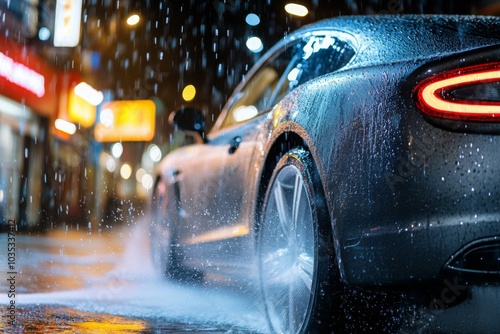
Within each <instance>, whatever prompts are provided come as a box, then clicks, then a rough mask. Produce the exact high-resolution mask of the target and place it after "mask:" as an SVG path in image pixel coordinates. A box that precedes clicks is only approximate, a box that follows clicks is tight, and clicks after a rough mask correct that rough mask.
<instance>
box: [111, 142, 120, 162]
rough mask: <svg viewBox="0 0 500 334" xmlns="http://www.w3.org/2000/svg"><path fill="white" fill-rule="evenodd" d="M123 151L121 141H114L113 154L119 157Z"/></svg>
mask: <svg viewBox="0 0 500 334" xmlns="http://www.w3.org/2000/svg"><path fill="white" fill-rule="evenodd" d="M122 153H123V146H122V144H120V143H114V144H113V146H111V154H112V155H113V156H114V157H115V158H116V159H118V158H119V157H121V156H122Z"/></svg>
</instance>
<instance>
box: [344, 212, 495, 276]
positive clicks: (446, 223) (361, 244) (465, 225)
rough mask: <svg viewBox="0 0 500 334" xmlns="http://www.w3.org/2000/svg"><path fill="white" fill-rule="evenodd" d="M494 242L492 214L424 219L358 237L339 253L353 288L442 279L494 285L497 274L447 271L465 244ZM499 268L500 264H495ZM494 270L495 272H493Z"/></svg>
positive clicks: (380, 228) (466, 245)
mask: <svg viewBox="0 0 500 334" xmlns="http://www.w3.org/2000/svg"><path fill="white" fill-rule="evenodd" d="M497 239H498V240H500V217H498V215H488V214H485V215H481V216H477V215H470V216H468V217H464V216H446V217H429V218H428V219H422V220H418V221H417V220H415V221H411V222H406V223H404V224H395V225H394V226H390V227H379V228H373V229H370V230H366V231H364V232H363V234H362V237H361V239H359V240H358V242H357V243H356V244H353V245H347V246H345V247H344V248H343V250H342V252H343V257H344V269H345V272H346V273H348V274H349V276H348V277H346V280H347V281H348V282H349V283H354V284H368V285H379V284H380V285H381V284H389V283H390V284H398V283H401V284H404V283H407V282H425V281H432V280H437V279H439V278H440V277H441V276H443V275H448V276H455V277H456V276H465V277H474V276H475V277H477V278H478V279H482V280H483V281H487V280H488V278H490V279H491V280H492V281H496V280H498V277H500V275H499V274H498V273H488V274H486V273H484V274H482V273H477V272H476V273H471V272H467V271H464V270H459V269H458V268H455V269H454V270H453V269H451V268H450V267H449V265H448V264H449V263H452V262H453V261H452V259H453V258H454V257H456V256H457V255H458V256H461V255H460V254H462V253H463V250H466V249H467V247H468V245H471V244H473V243H474V242H477V241H479V240H497ZM499 264H500V260H499V261H498V263H497V265H499ZM499 270H500V268H499Z"/></svg>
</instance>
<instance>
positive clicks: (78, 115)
mask: <svg viewBox="0 0 500 334" xmlns="http://www.w3.org/2000/svg"><path fill="white" fill-rule="evenodd" d="M95 113H96V107H95V106H94V105H92V104H90V103H89V102H87V101H86V100H85V99H83V98H82V97H80V96H78V95H77V94H75V92H74V90H73V89H71V90H70V92H69V105H68V116H69V118H70V120H71V121H72V122H74V123H80V125H81V126H83V127H86V128H88V127H89V126H92V125H93V124H94V121H95Z"/></svg>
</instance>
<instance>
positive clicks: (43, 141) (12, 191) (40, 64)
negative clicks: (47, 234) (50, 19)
mask: <svg viewBox="0 0 500 334" xmlns="http://www.w3.org/2000/svg"><path fill="white" fill-rule="evenodd" d="M0 4H4V2H0ZM0 13H1V15H2V17H5V24H4V25H1V30H0V153H1V154H0V218H1V221H2V222H3V223H5V222H6V220H9V219H13V220H16V222H17V223H18V224H19V225H20V226H28V225H32V226H34V225H38V224H39V222H40V221H41V219H43V218H44V217H43V216H44V215H45V214H47V209H48V206H49V198H48V196H47V195H48V194H47V193H44V190H45V189H47V188H46V187H45V185H46V184H49V179H50V178H51V177H52V176H51V175H49V161H48V156H49V138H48V137H49V122H50V119H51V118H52V117H53V115H55V113H56V111H57V108H58V97H57V92H58V76H59V73H58V71H57V70H55V69H53V68H51V67H50V66H47V64H46V63H45V61H43V60H42V59H41V58H40V57H39V56H38V55H37V54H36V52H34V50H32V49H30V48H29V47H26V45H25V44H24V41H25V39H26V38H28V37H29V36H30V35H31V34H32V33H33V30H35V31H36V21H35V25H34V27H33V21H32V20H31V17H32V15H35V16H36V7H31V6H30V4H28V3H27V2H23V1H17V2H16V5H15V6H13V7H12V8H10V9H7V8H6V7H5V5H2V6H0Z"/></svg>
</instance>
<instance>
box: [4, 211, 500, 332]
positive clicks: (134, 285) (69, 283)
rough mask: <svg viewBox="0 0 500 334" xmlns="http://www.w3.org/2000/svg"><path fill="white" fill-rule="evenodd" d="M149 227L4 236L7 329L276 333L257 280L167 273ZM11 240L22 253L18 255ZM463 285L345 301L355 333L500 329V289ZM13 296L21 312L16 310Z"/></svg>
mask: <svg viewBox="0 0 500 334" xmlns="http://www.w3.org/2000/svg"><path fill="white" fill-rule="evenodd" d="M148 230H149V228H148V219H147V217H142V218H141V219H139V220H137V221H136V222H126V223H124V224H122V225H121V226H115V227H112V228H107V229H106V230H103V231H101V232H92V233H89V232H88V231H86V230H79V231H76V230H54V231H51V232H49V233H47V234H44V235H23V234H20V233H19V234H18V233H14V240H10V239H9V235H8V234H0V279H1V280H2V282H3V283H2V284H1V285H0V312H1V315H2V319H1V320H2V321H0V329H1V330H2V331H3V332H6V333H23V332H24V333H48V332H50V333H187V332H189V333H194V332H199V333H266V332H267V326H266V324H265V322H264V316H263V309H262V303H261V300H260V297H259V296H258V294H257V293H256V291H257V290H256V288H255V287H251V286H248V287H243V288H241V287H237V286H231V285H228V284H216V283H213V282H212V283H208V282H203V283H198V284H196V285H187V284H179V283H175V282H171V281H164V280H162V279H161V278H160V277H159V275H157V274H156V273H155V271H154V270H153V267H152V264H151V261H150V255H149V241H148V238H149V236H148ZM11 241H13V243H14V244H15V248H16V254H15V257H14V258H9V256H8V253H9V252H8V247H9V244H10V243H12V242H11ZM9 279H11V281H9ZM5 282H7V284H4V283H5ZM451 283H453V282H451ZM448 287H449V285H448ZM457 288H458V290H457V291H455V292H457V293H458V294H459V296H458V297H462V296H460V294H461V293H463V297H465V299H466V301H465V302H464V303H462V304H460V305H458V306H455V307H446V310H445V309H443V310H438V312H436V311H433V310H429V309H428V308H425V307H422V305H413V304H412V303H411V301H410V300H409V299H408V298H407V297H406V296H403V295H401V296H399V295H396V296H395V297H394V296H388V295H386V294H382V295H380V296H376V297H374V296H373V295H372V294H370V293H369V292H364V291H357V290H354V291H351V292H350V293H349V294H348V295H347V297H345V298H344V300H343V301H342V303H343V306H344V309H345V310H346V315H347V318H348V319H350V321H348V325H349V326H350V327H349V330H348V332H350V333H361V332H364V333H373V332H384V333H387V332H393V333H402V334H404V333H500V332H499V328H500V311H499V310H500V302H499V301H500V289H499V287H498V286H485V287H481V288H474V289H471V291H468V292H467V294H465V292H462V290H460V288H461V287H460V286H459V285H458V286H457ZM446 289H447V290H446ZM450 291H451V292H453V290H450V289H449V288H447V285H445V286H444V287H443V290H442V291H441V295H440V294H439V291H438V294H437V296H438V298H439V296H445V297H446V299H441V300H439V299H438V300H437V302H438V304H439V302H441V304H444V303H445V302H447V301H448V299H449V297H450V296H451V297H453V296H452V295H451V294H450V293H451V292H450ZM12 292H13V293H14V294H15V296H13V295H12ZM12 301H14V302H15V304H14V305H15V311H13V310H9V305H10V303H12ZM427 305H429V304H428V303H427ZM424 306H426V305H424ZM446 306H448V305H446ZM353 310H356V311H353ZM12 314H13V315H14V316H15V321H14V322H13V324H11V323H10V316H11V315H12ZM374 319H375V320H374Z"/></svg>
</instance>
